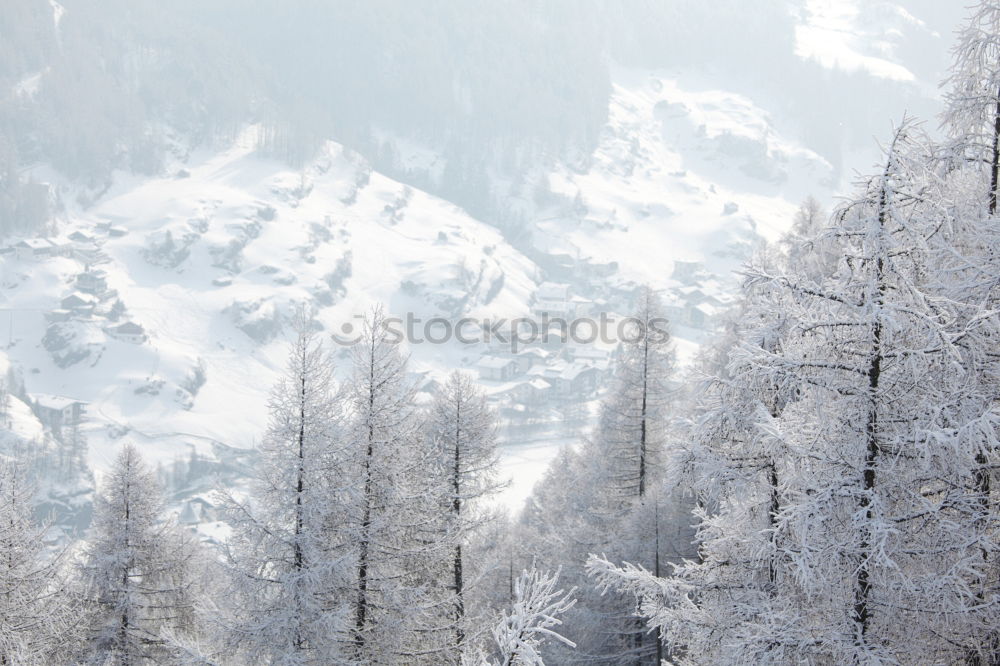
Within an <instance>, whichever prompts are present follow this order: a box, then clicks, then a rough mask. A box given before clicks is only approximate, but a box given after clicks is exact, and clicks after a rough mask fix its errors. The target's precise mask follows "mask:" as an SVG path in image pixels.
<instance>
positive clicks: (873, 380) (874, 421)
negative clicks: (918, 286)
mask: <svg viewBox="0 0 1000 666" xmlns="http://www.w3.org/2000/svg"><path fill="white" fill-rule="evenodd" d="M885 178H886V179H888V167H886V175H885ZM886 206H887V201H886V186H885V183H884V181H883V185H882V191H881V194H880V195H879V211H878V225H879V232H880V233H881V231H882V229H883V228H884V226H885V214H886ZM875 252H876V253H877V258H876V260H875V284H876V294H875V298H876V306H877V307H878V308H880V307H881V306H882V302H883V298H884V296H885V284H884V282H883V263H882V256H881V254H880V253H881V252H882V248H881V245H879V246H878V247H876V248H875ZM875 317H876V319H875V325H874V326H873V329H872V356H871V361H870V362H869V365H868V396H869V400H870V404H869V406H868V421H867V423H866V425H865V438H866V440H867V447H866V452H865V466H864V472H863V479H862V488H863V491H864V494H863V495H862V497H861V502H860V505H861V508H862V509H864V510H865V519H866V521H867V524H866V525H865V528H864V530H863V532H862V536H861V544H860V548H859V553H858V555H859V564H858V573H857V577H856V579H855V590H854V622H855V624H856V625H857V631H858V636H857V640H858V642H859V644H861V645H863V644H864V642H865V636H866V634H867V633H868V625H869V622H870V619H871V618H870V614H869V604H868V601H869V598H870V595H871V578H870V577H871V570H870V564H869V559H870V558H871V546H872V544H871V542H870V538H871V535H870V532H869V530H870V526H871V521H872V519H873V518H874V516H873V514H872V508H871V503H872V502H871V495H872V493H873V492H874V490H875V481H876V477H875V467H876V463H877V461H878V457H879V454H880V453H881V446H880V444H879V440H878V388H879V379H880V376H881V373H882V322H881V320H880V319H879V318H880V317H881V312H876V314H875Z"/></svg>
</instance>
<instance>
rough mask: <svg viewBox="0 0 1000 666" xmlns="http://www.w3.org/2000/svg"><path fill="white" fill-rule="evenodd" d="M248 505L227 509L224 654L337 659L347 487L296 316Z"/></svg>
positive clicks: (326, 382) (325, 386)
mask: <svg viewBox="0 0 1000 666" xmlns="http://www.w3.org/2000/svg"><path fill="white" fill-rule="evenodd" d="M296 331H297V336H296V339H295V342H294V343H293V344H292V348H291V351H290V353H289V359H288V366H287V369H286V372H285V375H284V377H283V378H282V379H281V381H280V382H279V383H278V384H277V386H276V387H275V388H274V390H273V393H272V396H271V403H270V410H271V414H270V425H269V427H268V430H267V434H266V435H265V437H264V440H263V442H262V444H261V446H260V454H261V466H260V470H259V476H258V477H257V478H256V479H255V480H254V484H253V486H252V491H251V498H250V501H249V502H236V501H234V500H232V499H230V500H229V502H228V505H229V506H228V511H229V515H230V521H231V523H232V525H233V532H232V535H231V537H230V539H229V541H228V542H227V544H226V556H227V566H228V569H229V570H230V589H229V591H228V594H227V597H228V598H227V599H225V600H223V602H222V603H221V604H220V606H221V611H222V622H223V624H224V625H225V628H226V639H225V641H224V643H223V647H225V648H227V649H228V650H230V651H231V652H235V653H236V654H239V655H240V656H241V658H243V659H245V660H247V661H249V662H254V663H260V662H268V663H283V664H327V663H338V662H339V661H340V660H341V659H343V655H344V654H345V650H346V648H347V646H348V644H349V638H348V637H347V635H346V623H347V614H348V607H349V605H348V603H347V601H346V599H345V598H344V595H345V594H346V589H345V588H346V586H347V585H348V581H349V577H350V570H351V562H352V561H353V560H352V556H351V548H352V544H351V542H350V537H351V535H350V534H349V532H348V531H347V530H346V529H344V526H343V521H344V515H345V514H344V511H343V505H344V504H345V503H346V502H347V501H349V498H350V491H351V480H350V479H349V478H348V477H347V476H345V472H346V471H347V468H346V467H345V466H344V464H343V461H342V458H343V455H344V452H343V450H341V449H340V448H339V447H341V446H342V445H343V440H342V439H341V433H340V432H339V430H338V428H337V423H338V409H339V407H338V405H337V403H336V401H335V396H334V386H333V379H332V371H333V368H332V363H331V361H330V359H329V357H328V356H327V354H326V353H325V352H324V350H323V347H322V345H321V344H320V343H319V341H318V340H317V339H316V333H315V332H314V331H313V330H312V327H311V322H310V321H309V318H308V317H306V316H304V315H300V316H299V318H298V321H297V322H296Z"/></svg>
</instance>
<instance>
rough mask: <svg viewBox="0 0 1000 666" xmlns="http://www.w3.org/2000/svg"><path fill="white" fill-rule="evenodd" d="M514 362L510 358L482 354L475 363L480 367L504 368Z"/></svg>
mask: <svg viewBox="0 0 1000 666" xmlns="http://www.w3.org/2000/svg"><path fill="white" fill-rule="evenodd" d="M512 363H514V359H512V358H501V357H499V356H483V357H482V358H481V359H479V361H478V362H477V363H476V365H477V366H478V367H480V368H487V369H497V370H499V369H500V368H505V367H507V366H509V365H510V364H512Z"/></svg>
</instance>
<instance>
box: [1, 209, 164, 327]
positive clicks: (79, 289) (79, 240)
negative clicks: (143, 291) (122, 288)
mask: <svg viewBox="0 0 1000 666" xmlns="http://www.w3.org/2000/svg"><path fill="white" fill-rule="evenodd" d="M125 233H127V232H126V231H125V229H124V228H122V227H116V226H113V225H110V224H104V225H98V226H97V227H95V229H94V233H91V232H88V231H83V230H76V231H73V232H72V233H70V234H68V235H65V236H59V237H57V238H28V239H22V240H19V241H17V242H15V243H13V244H11V245H8V246H7V247H3V248H0V257H4V258H11V259H15V260H19V261H22V262H36V261H37V262H40V261H46V260H48V259H51V258H53V257H65V258H67V259H73V260H75V261H76V262H78V263H79V264H80V265H82V267H83V270H82V271H80V272H79V273H77V274H76V275H75V276H74V277H73V282H72V285H71V286H70V288H69V289H68V290H67V292H66V293H64V294H63V295H62V296H61V297H60V300H59V303H58V307H56V308H53V309H52V310H49V311H48V312H47V313H46V315H45V318H46V321H47V322H48V323H49V325H53V324H60V323H62V322H68V321H74V320H76V321H86V322H90V323H95V324H98V325H100V326H101V328H102V329H103V330H104V332H105V333H106V334H107V335H108V336H110V337H112V338H115V339H117V340H121V341H122V342H129V343H132V344H142V343H143V342H145V340H146V331H145V329H144V328H143V327H142V325H141V324H138V323H136V322H133V321H127V320H124V319H123V318H122V317H123V315H124V311H125V309H124V305H123V304H122V302H121V301H120V300H119V299H118V292H117V291H115V290H114V289H111V288H109V286H108V275H107V272H106V271H104V270H102V269H101V268H99V267H98V266H99V264H101V263H104V262H105V261H107V256H106V255H105V254H104V253H103V252H102V250H101V242H102V238H104V237H114V236H121V235H123V234H125Z"/></svg>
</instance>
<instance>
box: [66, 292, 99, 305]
mask: <svg viewBox="0 0 1000 666" xmlns="http://www.w3.org/2000/svg"><path fill="white" fill-rule="evenodd" d="M61 303H62V305H63V306H69V307H75V306H78V305H93V304H94V298H93V297H92V296H90V295H89V294H81V293H79V292H73V293H72V294H70V295H69V296H67V297H66V298H64V299H62V301H61Z"/></svg>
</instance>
